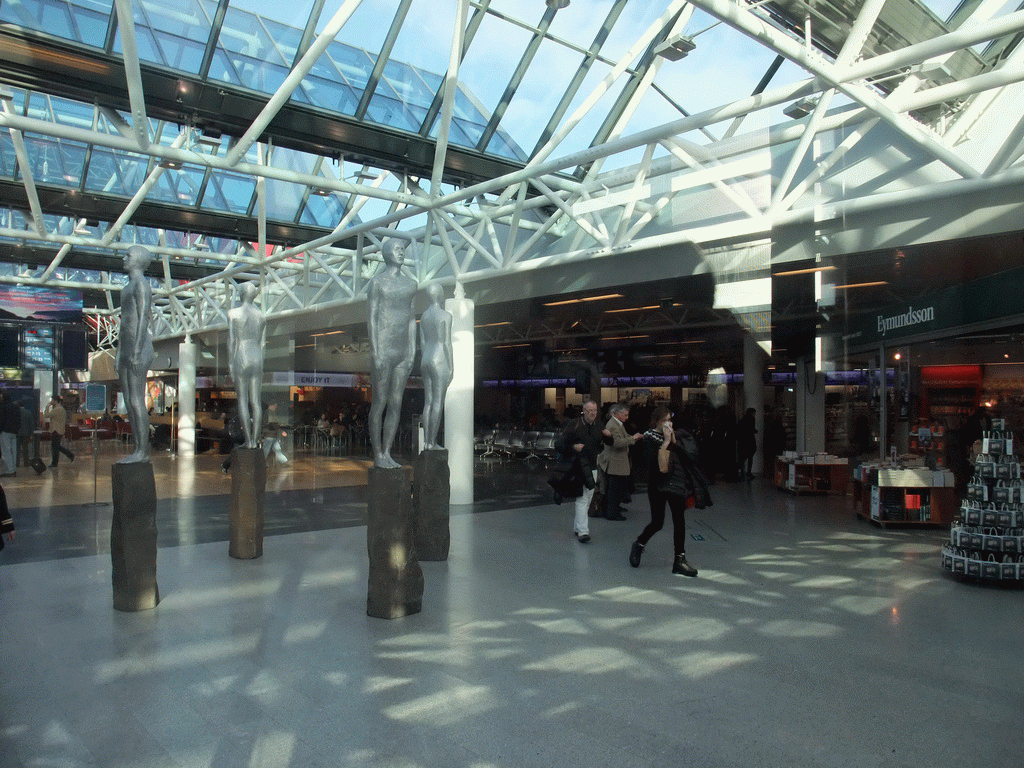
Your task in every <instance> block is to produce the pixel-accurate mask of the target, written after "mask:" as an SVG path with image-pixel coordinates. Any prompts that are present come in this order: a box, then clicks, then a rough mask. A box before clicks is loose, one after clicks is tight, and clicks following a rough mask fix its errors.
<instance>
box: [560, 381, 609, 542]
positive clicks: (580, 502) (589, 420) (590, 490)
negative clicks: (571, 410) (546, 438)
mask: <svg viewBox="0 0 1024 768" xmlns="http://www.w3.org/2000/svg"><path fill="white" fill-rule="evenodd" d="M597 413H598V410H597V403H596V402H594V401H593V400H588V401H587V402H585V403H584V404H583V415H582V416H580V417H579V418H577V419H573V420H572V421H570V422H569V423H568V424H567V425H566V427H565V428H564V429H563V430H562V432H561V433H560V434H559V436H558V439H557V440H556V441H555V450H557V451H558V452H559V453H560V454H561V455H562V456H563V457H572V456H574V455H575V456H576V457H578V459H579V468H580V471H581V473H582V475H583V477H584V487H583V492H582V493H581V495H579V496H577V497H576V502H575V515H574V517H573V531H574V532H575V534H576V538H577V539H578V540H579V542H580V543H581V544H586V543H587V542H588V541H590V520H589V517H588V515H587V512H588V511H589V510H590V502H591V501H592V500H593V497H594V487H595V485H596V482H597V455H598V453H600V451H601V448H602V447H603V446H604V443H603V441H602V440H603V436H602V434H601V425H600V424H599V423H598V420H597ZM587 479H589V481H590V482H589V483H588V482H587Z"/></svg>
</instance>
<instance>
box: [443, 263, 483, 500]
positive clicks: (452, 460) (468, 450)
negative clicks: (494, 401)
mask: <svg viewBox="0 0 1024 768" xmlns="http://www.w3.org/2000/svg"><path fill="white" fill-rule="evenodd" d="M444 306H445V309H447V310H448V311H449V312H451V313H452V363H453V366H454V368H455V376H454V377H453V378H452V383H451V385H449V387H448V393H447V395H446V396H445V399H444V447H445V448H447V449H448V468H449V471H450V472H451V497H450V501H451V503H452V504H472V503H473V425H474V419H473V411H474V408H473V389H474V382H475V379H476V370H475V365H476V361H475V358H474V355H475V352H476V332H475V330H474V328H473V323H474V322H475V321H474V317H475V313H476V307H475V305H474V303H473V301H472V300H471V299H467V298H466V292H465V291H464V290H463V288H462V284H461V283H456V284H455V298H454V299H448V300H447V301H445V303H444Z"/></svg>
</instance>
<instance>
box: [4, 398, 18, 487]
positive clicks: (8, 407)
mask: <svg viewBox="0 0 1024 768" xmlns="http://www.w3.org/2000/svg"><path fill="white" fill-rule="evenodd" d="M20 429H21V411H20V410H19V409H18V404H17V403H16V402H15V401H14V398H13V397H11V393H10V392H4V393H3V401H2V402H0V453H2V458H3V470H4V471H3V472H2V473H0V477H14V476H15V474H17V469H18V430H20Z"/></svg>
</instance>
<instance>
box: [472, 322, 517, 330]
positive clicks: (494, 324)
mask: <svg viewBox="0 0 1024 768" xmlns="http://www.w3.org/2000/svg"><path fill="white" fill-rule="evenodd" d="M496 325H512V322H511V321H509V320H506V321H505V322H503V323H483V324H482V325H474V326H473V327H474V328H493V327H494V326H496Z"/></svg>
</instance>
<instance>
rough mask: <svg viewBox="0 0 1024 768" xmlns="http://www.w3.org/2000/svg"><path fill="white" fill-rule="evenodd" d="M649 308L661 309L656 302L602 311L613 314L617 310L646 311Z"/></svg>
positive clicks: (617, 311)
mask: <svg viewBox="0 0 1024 768" xmlns="http://www.w3.org/2000/svg"><path fill="white" fill-rule="evenodd" d="M649 309H661V307H660V306H658V305H657V304H652V305H651V306H649V307H628V308H626V309H606V310H605V311H604V313H605V314H606V315H614V314H617V313H619V312H645V311H647V310H649Z"/></svg>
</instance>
